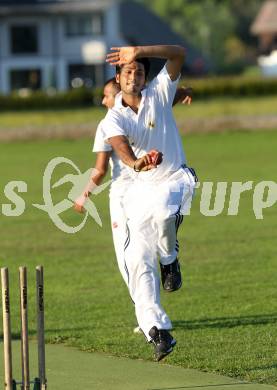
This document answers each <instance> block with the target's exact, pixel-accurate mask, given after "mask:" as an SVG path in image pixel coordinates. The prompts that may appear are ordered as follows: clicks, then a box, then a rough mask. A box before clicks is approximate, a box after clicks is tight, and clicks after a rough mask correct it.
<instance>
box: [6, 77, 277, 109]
mask: <svg viewBox="0 0 277 390" xmlns="http://www.w3.org/2000/svg"><path fill="white" fill-rule="evenodd" d="M180 85H186V86H191V87H192V88H193V91H194V97H195V98H199V99H205V98H209V97H216V96H226V97H228V96H232V97H239V96H259V95H273V94H277V78H269V79H263V78H253V77H252V78H245V77H234V78H232V77H218V78H208V79H183V80H181V82H180ZM101 101H102V89H101V88H95V89H94V90H89V89H85V88H79V89H74V90H70V91H68V92H63V93H61V92H59V93H55V94H47V93H46V92H43V91H40V92H33V93H31V94H27V95H26V96H20V95H19V94H17V93H13V94H11V95H9V96H3V95H0V111H7V110H34V109H38V110H41V109H61V108H76V107H85V106H87V107H89V106H92V105H95V106H98V105H100V104H101Z"/></svg>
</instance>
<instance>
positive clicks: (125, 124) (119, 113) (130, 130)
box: [102, 66, 186, 181]
mask: <svg viewBox="0 0 277 390" xmlns="http://www.w3.org/2000/svg"><path fill="white" fill-rule="evenodd" d="M178 81H179V79H177V80H175V81H172V80H171V79H170V77H169V74H168V72H167V68H166V66H164V67H163V69H162V70H161V71H160V73H159V74H158V75H157V76H156V77H155V78H154V79H153V80H152V81H151V82H150V83H149V85H148V86H147V87H146V88H145V89H144V90H142V92H141V94H142V99H141V102H140V106H139V110H138V113H137V114H136V113H135V112H134V111H133V110H132V109H131V108H130V107H125V106H123V104H122V93H119V94H118V98H117V99H116V102H115V105H114V107H113V108H112V109H110V110H109V111H108V113H107V114H106V117H105V118H104V120H103V122H102V131H103V133H104V139H105V141H106V142H108V139H109V138H111V137H115V136H118V135H124V136H126V137H127V138H128V140H129V143H130V145H131V146H132V148H133V150H134V153H135V155H136V156H137V157H142V156H143V155H145V154H146V153H147V152H149V151H150V150H151V149H158V150H159V151H161V152H162V153H163V162H162V164H160V165H159V166H158V167H157V169H152V170H150V171H147V172H140V173H139V174H138V177H139V179H141V180H146V181H148V180H151V181H152V180H158V181H159V180H163V179H164V178H166V177H168V176H169V174H171V172H175V171H177V170H178V169H179V168H180V167H181V165H182V164H184V163H186V158H185V154H184V151H183V147H182V142H181V138H180V135H179V132H178V129H177V126H176V123H175V120H174V117H173V113H172V103H173V99H174V96H175V93H176V88H177V85H178Z"/></svg>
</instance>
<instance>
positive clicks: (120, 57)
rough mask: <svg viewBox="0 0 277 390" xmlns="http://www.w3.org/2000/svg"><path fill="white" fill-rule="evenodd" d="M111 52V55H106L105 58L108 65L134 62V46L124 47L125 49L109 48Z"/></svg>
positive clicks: (135, 52) (135, 50) (135, 51)
mask: <svg viewBox="0 0 277 390" xmlns="http://www.w3.org/2000/svg"><path fill="white" fill-rule="evenodd" d="M111 50H113V52H112V53H108V54H107V56H106V62H108V63H109V64H110V65H113V66H116V65H119V66H121V65H124V64H130V63H131V62H133V61H135V59H136V54H137V49H136V47H134V46H125V47H111Z"/></svg>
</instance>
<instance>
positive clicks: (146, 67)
mask: <svg viewBox="0 0 277 390" xmlns="http://www.w3.org/2000/svg"><path fill="white" fill-rule="evenodd" d="M134 62H138V63H140V64H142V65H143V66H144V73H145V80H146V79H147V77H148V75H149V71H150V61H149V59H148V58H146V57H143V58H137V59H136V60H135V61H134ZM123 66H124V65H116V74H120V73H121V70H122V68H123Z"/></svg>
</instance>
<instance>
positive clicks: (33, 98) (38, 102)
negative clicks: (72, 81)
mask: <svg viewBox="0 0 277 390" xmlns="http://www.w3.org/2000/svg"><path fill="white" fill-rule="evenodd" d="M96 102H97V95H95V94H94V93H93V91H92V90H89V89H85V88H79V89H74V90H70V91H68V92H59V93H53V94H47V93H46V92H43V91H37V92H32V93H30V94H26V96H22V95H20V94H17V93H12V94H11V95H9V96H3V95H0V110H1V111H5V110H34V109H37V110H43V109H59V108H74V107H84V106H92V105H93V104H94V103H96Z"/></svg>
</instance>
